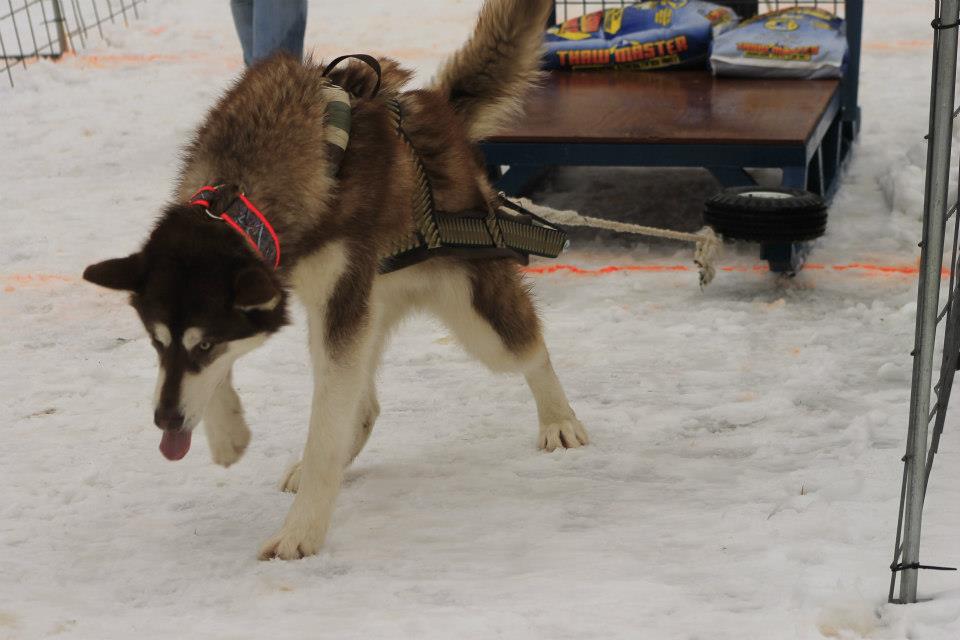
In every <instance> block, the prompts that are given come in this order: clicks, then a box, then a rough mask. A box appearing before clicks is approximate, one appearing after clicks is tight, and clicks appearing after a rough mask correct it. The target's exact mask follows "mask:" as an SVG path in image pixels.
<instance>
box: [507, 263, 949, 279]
mask: <svg viewBox="0 0 960 640" xmlns="http://www.w3.org/2000/svg"><path fill="white" fill-rule="evenodd" d="M803 268H804V270H810V271H860V272H864V273H870V274H876V275H917V274H918V273H920V268H919V267H916V266H912V265H881V264H864V263H860V262H852V263H850V264H818V263H807V264H806V265H804V267H803ZM717 270H718V271H726V272H739V273H746V272H763V271H769V270H770V267H768V266H767V265H765V264H755V265H752V266H743V267H740V266H729V267H718V268H717ZM521 271H523V273H527V274H530V275H548V274H553V273H561V272H563V273H569V274H572V275H578V276H603V275H607V274H610V273H622V272H642V273H665V272H671V271H696V267H692V266H688V265H684V264H670V265H666V264H626V265H608V266H605V267H598V268H596V269H584V268H582V267H578V266H576V265H572V264H553V265H549V266H544V267H522V268H521ZM941 274H942V275H944V276H949V275H950V270H949V269H943V270H942V271H941Z"/></svg>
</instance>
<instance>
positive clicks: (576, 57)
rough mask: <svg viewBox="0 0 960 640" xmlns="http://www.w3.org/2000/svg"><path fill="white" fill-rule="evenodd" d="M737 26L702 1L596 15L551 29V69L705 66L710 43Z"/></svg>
mask: <svg viewBox="0 0 960 640" xmlns="http://www.w3.org/2000/svg"><path fill="white" fill-rule="evenodd" d="M737 21H738V18H737V14H736V13H734V12H733V10H732V9H730V8H729V7H722V6H720V5H717V4H713V3H710V2H704V1H703V0H649V1H648V2H640V3H637V4H633V5H627V6H625V7H618V8H616V9H606V10H604V11H595V12H593V13H588V14H586V15H584V16H580V17H579V18H572V19H570V20H567V21H566V22H564V23H562V24H559V25H557V26H555V27H551V28H550V29H548V30H547V35H546V38H545V40H546V46H547V55H546V57H545V60H544V66H545V68H547V69H585V68H597V67H620V68H623V67H629V68H639V69H660V68H664V67H677V66H691V65H696V64H703V63H704V62H705V61H706V59H707V55H708V53H709V48H710V41H711V40H712V39H713V37H714V36H715V35H717V34H719V33H722V32H723V31H725V30H726V29H729V28H730V27H732V26H733V25H735V24H736V23H737Z"/></svg>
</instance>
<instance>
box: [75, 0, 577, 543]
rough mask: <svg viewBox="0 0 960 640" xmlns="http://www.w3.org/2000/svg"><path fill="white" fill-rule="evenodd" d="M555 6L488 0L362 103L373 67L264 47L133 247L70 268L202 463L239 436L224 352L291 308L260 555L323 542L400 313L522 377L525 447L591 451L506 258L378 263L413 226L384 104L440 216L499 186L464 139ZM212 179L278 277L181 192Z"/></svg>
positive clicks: (527, 76) (526, 74) (169, 446)
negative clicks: (336, 101)
mask: <svg viewBox="0 0 960 640" xmlns="http://www.w3.org/2000/svg"><path fill="white" fill-rule="evenodd" d="M551 4H552V1H551V0H489V1H488V2H487V3H486V5H485V6H484V7H483V8H482V9H481V12H480V16H479V21H478V23H477V27H476V30H475V31H474V33H473V35H472V36H471V37H470V39H469V40H468V41H467V43H466V44H465V45H464V46H463V47H462V48H461V49H460V50H459V51H458V52H457V53H455V54H454V55H453V56H452V57H451V58H450V59H449V60H448V61H447V62H446V63H445V64H444V66H443V67H442V68H441V70H440V72H439V73H438V75H437V77H436V78H435V80H434V81H433V83H432V85H431V86H430V87H428V88H426V89H423V90H416V91H409V92H405V93H401V92H400V89H401V87H402V86H403V84H404V83H405V82H406V81H407V80H408V79H409V78H410V76H411V74H410V72H408V71H406V70H404V69H402V68H400V67H399V66H398V65H397V64H396V63H395V62H393V61H392V60H388V59H381V60H380V65H381V67H382V70H383V74H382V87H381V90H380V93H379V94H378V95H376V96H375V97H364V96H368V95H369V93H370V91H369V89H370V87H371V86H372V85H373V84H374V83H375V82H376V77H375V76H374V75H373V74H372V73H370V71H369V69H367V68H366V67H363V66H361V65H351V66H347V67H345V68H343V69H342V70H341V71H339V72H334V73H331V74H330V77H329V78H325V77H323V75H322V73H321V69H322V67H319V66H317V65H315V64H313V63H311V62H306V63H301V62H300V61H298V60H294V59H293V58H290V57H283V56H278V57H274V58H272V59H270V60H267V61H265V62H263V63H261V64H259V65H258V66H255V67H253V68H251V69H249V70H248V71H246V72H245V73H244V75H243V76H242V77H241V78H240V79H239V81H238V82H237V83H236V85H235V86H233V87H232V88H231V89H230V90H229V91H228V92H227V93H226V95H225V96H224V97H223V98H222V99H221V100H220V101H219V103H218V104H217V105H216V106H214V107H213V109H212V110H211V111H210V113H209V114H208V116H207V117H206V120H205V121H204V122H203V124H202V125H201V126H200V128H199V129H198V131H197V132H196V135H195V137H194V138H193V141H192V142H191V143H190V144H189V146H188V147H187V149H186V151H185V155H184V159H183V166H182V169H181V171H180V176H179V181H178V186H177V188H176V191H175V194H174V198H173V203H172V204H168V205H167V206H166V207H165V208H164V210H163V212H162V214H161V215H160V217H159V220H158V222H157V223H156V226H155V228H154V229H153V231H152V232H151V233H150V236H149V238H148V239H147V240H146V242H145V243H144V245H143V247H142V248H141V249H140V250H139V251H138V252H136V253H134V254H132V255H130V256H127V257H125V258H117V259H113V260H106V261H104V262H100V263H98V264H94V265H91V266H89V267H87V269H86V271H85V272H84V274H83V275H84V278H85V279H87V280H89V281H90V282H93V283H95V284H98V285H102V286H104V287H109V288H111V289H118V290H125V291H129V292H131V296H130V301H131V304H132V305H133V307H134V308H135V309H136V311H137V313H138V314H139V316H140V318H141V320H142V321H143V324H144V326H145V328H146V330H147V332H148V333H149V335H150V337H151V338H152V342H153V346H154V347H155V348H156V350H157V354H158V356H159V364H160V367H159V376H158V379H157V385H156V393H155V412H154V422H155V423H156V425H157V426H158V427H159V428H160V429H162V430H163V436H162V438H161V443H160V450H161V452H162V453H163V455H164V456H166V457H167V458H169V459H171V460H178V459H180V458H182V457H183V456H184V455H186V453H187V451H188V449H189V448H190V439H191V434H192V432H193V429H194V428H195V427H196V426H197V425H198V424H199V423H200V421H201V420H202V421H203V422H204V424H205V427H206V428H205V430H206V434H207V439H208V441H209V445H210V451H211V453H212V456H213V461H214V462H215V463H217V464H221V465H224V466H229V465H231V464H233V463H234V462H236V461H237V460H238V459H239V458H240V456H241V455H243V452H244V450H245V449H246V447H247V444H248V443H249V441H250V430H249V429H248V427H247V424H246V421H245V420H244V416H243V410H242V408H241V405H240V399H239V397H238V396H237V393H236V391H235V390H234V388H233V385H232V382H231V368H232V366H233V363H234V362H235V361H236V360H237V358H239V357H240V356H241V355H243V354H244V353H247V352H248V351H250V350H252V349H254V348H256V347H258V346H259V345H261V344H262V343H263V342H264V341H265V340H266V339H267V337H268V336H270V335H271V334H273V333H274V332H276V331H277V330H279V329H280V328H281V327H282V326H283V325H284V324H286V322H287V311H286V305H287V302H288V292H289V291H292V292H294V293H295V294H296V295H297V297H298V298H299V299H300V301H301V302H302V303H303V305H304V306H305V307H306V311H307V317H308V330H309V351H310V356H311V359H312V363H313V375H314V380H315V382H314V392H313V403H312V408H311V415H310V425H309V431H308V435H307V442H306V446H305V448H304V451H303V457H302V460H301V462H300V463H298V464H297V465H294V467H292V468H291V469H290V470H288V472H287V475H286V477H285V478H284V480H283V482H282V488H283V489H284V490H286V491H292V492H296V494H297V495H296V497H295V499H294V501H293V505H292V506H291V508H290V512H289V514H288V515H287V518H286V521H285V522H284V524H283V526H282V527H281V528H280V531H279V532H278V533H277V534H276V535H275V536H274V537H273V538H271V539H270V540H269V541H268V542H267V543H266V544H265V545H264V546H263V547H262V550H261V551H260V557H261V558H263V559H267V558H275V557H276V558H283V559H292V558H300V557H303V556H308V555H311V554H314V553H316V552H317V550H318V549H319V548H320V547H321V545H322V544H323V541H324V537H325V535H326V532H327V528H328V525H329V522H330V516H331V512H332V511H333V505H334V500H335V498H336V496H337V493H338V491H339V488H340V483H341V479H342V477H343V472H344V469H345V468H346V467H347V465H349V464H350V462H351V461H352V460H353V458H355V457H356V456H357V454H358V453H359V452H360V450H361V449H362V448H363V445H364V444H365V443H366V441H367V438H368V437H369V436H370V432H371V429H372V428H373V424H374V421H375V420H376V419H377V416H378V414H379V405H378V403H377V397H376V390H375V377H374V374H375V370H376V368H377V366H378V364H379V361H380V357H381V353H382V351H383V348H384V343H385V341H386V340H387V337H388V336H389V334H390V332H391V330H392V329H393V328H394V327H395V326H396V325H397V323H398V322H399V321H400V320H401V319H402V318H403V317H404V316H406V315H407V314H408V313H410V312H411V311H414V310H424V311H427V312H430V313H433V314H435V315H436V316H437V317H439V319H440V320H441V321H442V322H444V323H445V324H446V326H447V327H449V329H450V331H451V333H452V334H453V335H454V336H455V337H456V338H457V339H458V340H459V342H460V343H461V344H462V345H463V347H464V348H465V349H466V351H467V352H469V353H470V354H471V355H473V356H475V357H476V358H478V359H479V360H481V361H482V362H483V363H485V364H486V365H487V366H488V367H489V368H490V369H492V370H494V371H498V372H518V373H522V374H523V375H524V376H525V377H526V380H527V383H528V385H529V387H530V390H531V391H532V392H533V396H534V399H535V400H536V405H537V412H538V415H539V421H540V432H539V446H540V447H541V448H543V449H546V450H547V451H552V450H554V449H556V448H557V447H579V446H581V445H585V444H587V441H588V438H587V433H586V431H585V430H584V428H583V426H582V425H581V424H580V422H579V421H578V420H577V417H576V416H575V415H574V412H573V410H572V409H571V408H570V405H569V403H568V401H567V398H566V396H565V394H564V392H563V389H562V388H561V386H560V382H559V381H558V379H557V376H556V374H555V373H554V370H553V367H552V366H551V364H550V358H549V356H548V354H547V349H546V347H545V345H544V341H543V337H542V334H541V327H540V322H539V319H538V317H537V314H536V311H535V309H534V306H533V304H532V302H531V299H530V296H529V293H528V290H527V288H526V286H525V285H524V283H523V281H522V278H521V275H520V274H519V273H518V270H517V268H516V264H515V263H514V262H513V261H511V260H509V259H503V258H500V259H497V258H489V259H473V260H468V259H465V258H463V257H437V258H432V259H429V260H426V261H424V262H421V263H419V264H416V265H414V266H410V267H407V268H404V269H401V270H398V271H394V272H392V273H387V274H381V273H378V256H381V255H383V253H384V251H386V250H387V248H388V247H389V246H390V243H391V242H392V241H393V240H395V239H396V238H397V237H399V236H402V235H403V234H404V233H406V234H409V233H410V232H411V230H412V229H413V228H414V220H413V205H412V204H411V202H412V195H413V193H414V189H415V188H416V187H415V166H414V164H415V163H414V160H413V155H412V154H411V151H410V148H409V147H408V146H407V143H406V142H405V141H404V140H403V138H402V137H401V136H399V135H398V132H397V129H396V126H395V123H394V121H392V120H391V116H390V113H389V112H388V107H387V101H388V100H392V99H395V100H399V103H400V105H401V106H402V109H403V129H404V132H405V134H406V136H407V138H408V139H409V140H410V143H411V144H412V146H413V148H415V149H416V152H417V154H418V155H419V157H420V160H421V161H422V163H423V165H424V167H425V170H426V173H427V175H428V177H429V180H430V183H431V184H432V187H433V196H434V201H435V203H436V209H437V210H438V211H451V212H457V211H465V210H470V209H473V210H476V209H482V210H486V209H487V207H488V206H489V205H490V203H491V202H494V201H495V198H496V194H495V193H494V191H493V189H492V187H491V185H490V183H489V182H488V180H487V177H486V173H485V171H484V166H483V162H482V159H481V158H480V156H479V154H478V152H477V151H476V148H475V146H474V143H475V142H477V141H478V140H481V139H483V138H484V137H486V136H489V135H491V134H493V133H495V132H496V131H497V130H498V128H499V127H501V125H503V124H504V123H505V121H507V120H509V119H511V118H513V117H515V116H516V114H517V113H518V112H519V109H520V104H521V99H522V96H523V94H524V92H525V91H526V90H527V89H528V88H529V87H530V86H531V85H532V84H533V83H535V82H536V80H537V78H538V71H537V69H538V66H539V61H540V46H541V34H542V31H543V28H544V25H545V23H546V20H547V16H548V13H549V10H550V7H551ZM330 81H333V82H334V83H336V84H337V85H339V86H340V87H342V88H343V89H346V90H347V91H350V92H351V93H353V94H354V95H355V96H360V97H357V98H355V99H353V100H352V108H351V112H352V113H351V115H352V127H351V135H350V142H349V145H348V147H347V149H346V153H345V154H344V155H343V157H342V159H341V161H340V165H339V171H338V172H337V171H331V162H332V160H331V158H330V155H329V152H328V144H327V142H328V139H329V138H328V135H327V134H328V133H329V131H327V128H328V126H329V122H328V121H327V118H326V117H325V113H327V107H328V101H329V99H330V98H329V95H328V93H327V91H326V90H327V89H328V87H329V83H330ZM216 183H229V184H233V185H239V186H240V188H242V190H243V193H246V194H249V196H250V199H251V200H252V201H254V202H255V203H256V206H257V207H259V211H262V212H263V215H264V216H265V217H266V218H267V219H268V220H269V222H270V226H271V229H270V231H271V233H275V235H276V241H277V245H276V249H277V253H278V255H277V256H276V257H277V258H278V259H279V260H278V265H277V268H276V269H274V268H273V267H274V265H273V264H272V261H270V262H271V263H268V262H266V261H264V260H263V256H261V255H259V254H258V253H257V252H256V251H254V250H253V249H252V248H251V246H250V243H249V242H248V240H249V237H247V238H245V237H244V235H242V234H241V233H238V232H237V229H236V228H234V225H228V224H224V220H219V219H214V218H213V217H211V216H210V215H208V214H209V210H208V209H207V208H205V207H204V206H197V205H196V198H194V202H193V204H188V203H190V201H191V196H192V195H193V194H195V193H196V192H197V190H198V188H201V187H202V186H204V185H213V184H216ZM201 195H202V194H201ZM207 204H209V203H207ZM281 250H282V255H279V253H280V251H281Z"/></svg>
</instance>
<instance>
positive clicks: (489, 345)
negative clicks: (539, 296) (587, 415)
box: [426, 260, 589, 451]
mask: <svg viewBox="0 0 960 640" xmlns="http://www.w3.org/2000/svg"><path fill="white" fill-rule="evenodd" d="M440 273H441V275H439V276H438V280H439V282H438V283H436V287H435V288H436V290H435V292H434V293H433V294H432V295H431V296H430V297H429V298H428V299H427V303H426V304H427V307H428V308H429V309H430V310H431V311H432V312H433V313H435V314H436V315H437V316H439V317H440V319H441V320H442V321H443V322H444V324H446V325H447V327H448V328H449V329H450V331H451V332H452V333H453V334H454V336H455V337H456V338H457V340H458V341H459V342H460V344H461V345H463V348H464V349H465V350H466V351H467V352H468V353H469V354H471V355H472V356H474V357H475V358H477V359H478V360H480V361H481V362H483V363H484V364H485V365H486V366H487V367H489V368H490V369H492V370H493V371H496V372H504V373H522V374H523V375H524V376H525V377H526V380H527V384H528V386H529V387H530V391H531V392H532V393H533V397H534V400H535V401H536V403H537V414H538V417H539V421H540V433H539V438H538V444H539V446H540V448H541V449H546V450H547V451H553V450H554V449H556V448H557V447H565V448H575V447H579V446H581V445H585V444H587V443H588V442H589V437H588V436H587V432H586V429H584V427H583V425H582V424H581V423H580V421H579V420H578V419H577V416H576V415H575V414H574V412H573V409H571V408H570V403H569V401H568V400H567V396H566V394H565V393H564V392H563V387H561V386H560V381H559V379H558V378H557V374H556V373H555V372H554V370H553V365H552V364H551V362H550V356H549V354H548V353H547V347H546V344H545V343H544V340H543V336H542V334H541V329H540V321H539V319H538V317H537V313H536V310H535V309H534V306H533V301H532V300H531V299H530V293H529V291H528V290H527V288H526V286H525V285H524V283H523V280H522V277H521V275H520V274H519V272H518V271H517V268H516V265H515V264H514V263H513V262H512V261H509V260H487V261H482V262H475V263H465V264H462V265H461V266H460V267H459V268H453V269H445V270H443V271H442V272H440Z"/></svg>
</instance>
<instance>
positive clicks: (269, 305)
mask: <svg viewBox="0 0 960 640" xmlns="http://www.w3.org/2000/svg"><path fill="white" fill-rule="evenodd" d="M83 277H84V279H86V280H88V281H90V282H93V283H94V284H98V285H101V286H104V287H108V288H110V289H117V290H123V291H129V292H131V295H130V303H131V304H132V305H133V307H134V309H136V311H137V313H138V314H139V316H140V319H141V320H142V321H143V325H144V327H145V328H146V330H147V333H148V334H149V336H150V339H151V342H152V343H153V346H154V348H155V349H156V351H157V355H158V356H159V374H158V377H157V385H156V392H155V394H154V422H155V423H156V425H157V426H158V427H160V428H161V429H162V430H163V432H164V434H163V438H162V440H161V444H160V450H161V451H162V452H163V454H164V456H166V457H167V458H168V459H171V460H179V459H180V458H182V457H183V456H184V455H186V453H187V450H188V449H189V447H190V434H191V432H192V430H193V428H194V427H196V426H197V424H198V423H199V422H200V420H201V418H202V417H203V414H204V411H205V410H206V408H207V405H208V404H209V403H210V400H211V399H212V397H213V395H214V391H216V389H217V388H218V387H219V386H220V385H221V384H225V383H227V378H228V376H229V374H230V370H231V366H232V365H233V363H234V361H236V359H237V358H238V357H240V356H241V355H243V354H244V353H247V352H249V351H251V350H253V349H254V348H256V347H258V346H259V345H261V344H262V343H263V342H264V341H265V340H266V339H267V337H269V336H270V335H271V334H272V333H274V332H276V331H277V330H279V329H280V328H281V327H282V326H283V325H284V324H286V293H285V291H284V290H283V288H282V287H281V284H280V282H279V280H278V279H277V277H276V274H274V272H273V271H272V269H271V268H270V266H268V265H267V264H266V263H264V262H263V261H262V260H260V259H259V257H258V256H257V255H256V254H254V252H253V251H251V250H250V249H249V248H248V247H247V246H245V244H244V240H243V238H242V237H241V236H240V235H239V234H237V233H236V232H234V231H233V230H231V229H229V228H228V227H227V225H226V224H224V223H223V222H222V221H217V220H213V219H209V218H207V217H206V216H205V215H204V214H202V213H199V214H198V213H197V211H196V208H195V207H171V208H169V209H168V210H167V212H166V213H165V215H164V216H163V217H162V218H161V220H160V222H159V224H158V225H157V227H156V228H155V229H154V231H153V233H151V235H150V237H149V239H148V240H147V242H146V244H145V245H144V247H143V249H141V250H140V251H139V252H137V253H134V254H132V255H129V256H127V257H125V258H115V259H112V260H105V261H104V262H99V263H97V264H93V265H90V266H89V267H87V268H86V270H85V271H84V272H83Z"/></svg>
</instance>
